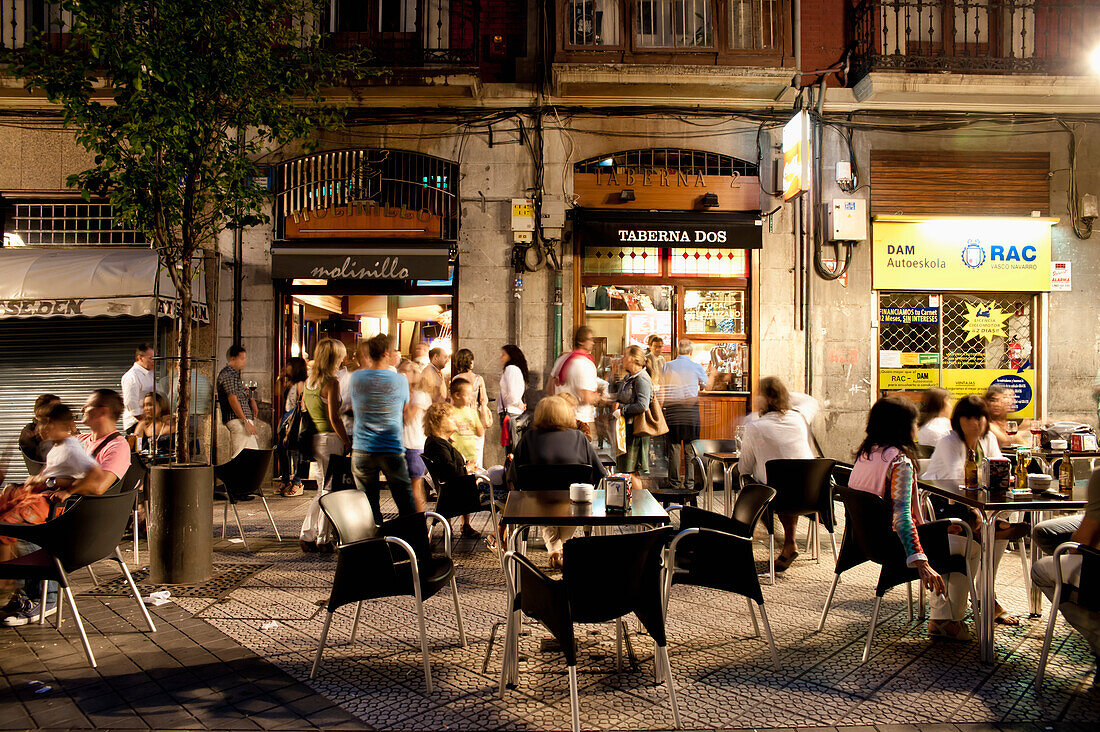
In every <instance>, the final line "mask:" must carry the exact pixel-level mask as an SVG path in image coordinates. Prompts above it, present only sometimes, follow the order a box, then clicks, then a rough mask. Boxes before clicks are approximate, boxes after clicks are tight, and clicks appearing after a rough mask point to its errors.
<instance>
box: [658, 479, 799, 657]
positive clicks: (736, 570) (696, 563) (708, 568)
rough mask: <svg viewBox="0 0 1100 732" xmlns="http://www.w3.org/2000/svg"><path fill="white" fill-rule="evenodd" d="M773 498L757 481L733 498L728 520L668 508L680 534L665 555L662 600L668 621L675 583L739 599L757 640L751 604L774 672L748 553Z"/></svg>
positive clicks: (769, 631) (698, 511)
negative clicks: (676, 519)
mask: <svg viewBox="0 0 1100 732" xmlns="http://www.w3.org/2000/svg"><path fill="white" fill-rule="evenodd" d="M773 498H775V490H774V489H773V488H771V487H769V486H766V485H763V484H762V483H750V484H748V485H746V486H745V487H744V488H743V489H742V490H741V492H740V493H739V494H738V496H737V502H736V503H735V504H734V506H733V516H732V517H730V518H727V517H726V516H723V515H722V514H718V513H713V512H711V511H704V510H702V509H699V508H693V507H691V506H686V507H679V506H670V507H669V511H670V512H671V511H673V510H676V509H679V511H680V531H679V533H677V534H676V536H675V538H673V540H672V543H671V544H669V547H668V549H667V551H666V553H665V567H664V593H663V601H664V608H665V616H666V617H667V616H668V600H669V596H670V595H671V593H672V585H674V584H685V585H695V586H697V587H710V588H712V589H715V590H723V591H725V592H732V593H735V594H738V595H742V596H744V597H745V599H746V603H747V604H748V606H749V617H751V618H752V627H753V630H754V631H755V634H756V637H757V638H759V637H760V626H759V624H757V622H756V613H755V612H754V611H753V607H752V604H753V602H755V603H756V605H757V607H758V608H759V609H760V618H761V619H762V620H763V621H764V633H765V635H766V636H767V638H768V647H769V648H770V649H771V654H772V663H773V664H775V667H776V668H777V669H778V668H779V654H778V653H776V650H775V640H774V639H773V638H772V629H771V624H770V623H768V615H767V613H766V612H765V611H764V595H763V593H762V592H761V591H760V578H759V577H758V576H757V574H756V559H755V558H754V557H753V553H752V535H753V531H754V530H755V528H756V523H757V521H759V520H760V516H761V515H763V513H764V510H765V509H766V508H767V507H768V504H769V503H770V502H771V500H772V499H773Z"/></svg>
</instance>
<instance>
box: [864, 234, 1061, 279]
mask: <svg viewBox="0 0 1100 732" xmlns="http://www.w3.org/2000/svg"><path fill="white" fill-rule="evenodd" d="M1056 223H1058V219H1041V218H956V217H931V218H913V217H899V216H877V217H875V221H874V226H873V229H874V231H873V235H872V247H873V248H872V253H871V279H872V286H873V287H874V289H876V290H931V291H934V292H945V291H956V292H967V291H977V292H1049V291H1050V227H1051V226H1052V225H1054V224H1056Z"/></svg>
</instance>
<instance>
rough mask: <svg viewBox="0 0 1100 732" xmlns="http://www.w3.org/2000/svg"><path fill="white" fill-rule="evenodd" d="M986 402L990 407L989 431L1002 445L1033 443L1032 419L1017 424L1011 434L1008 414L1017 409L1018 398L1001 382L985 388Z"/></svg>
mask: <svg viewBox="0 0 1100 732" xmlns="http://www.w3.org/2000/svg"><path fill="white" fill-rule="evenodd" d="M985 404H986V406H987V407H988V408H989V431H990V432H992V433H993V435H994V436H996V438H997V444H998V445H1000V446H1001V447H1012V446H1013V445H1030V444H1031V420H1028V419H1025V420H1023V421H1022V422H1018V423H1017V424H1016V430H1015V431H1014V432H1012V434H1009V432H1008V415H1009V413H1010V412H1012V411H1014V410H1015V409H1016V398H1015V396H1014V395H1013V394H1012V393H1011V392H1010V391H1009V390H1008V389H1006V388H1004V387H1003V386H1001V385H1000V384H990V385H989V388H988V389H986V390H985Z"/></svg>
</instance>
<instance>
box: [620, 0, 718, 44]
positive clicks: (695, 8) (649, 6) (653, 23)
mask: <svg viewBox="0 0 1100 732" xmlns="http://www.w3.org/2000/svg"><path fill="white" fill-rule="evenodd" d="M635 33H636V38H637V44H636V45H637V47H638V48H706V47H708V46H713V45H714V12H713V10H712V8H711V0H638V2H637V6H636V11H635Z"/></svg>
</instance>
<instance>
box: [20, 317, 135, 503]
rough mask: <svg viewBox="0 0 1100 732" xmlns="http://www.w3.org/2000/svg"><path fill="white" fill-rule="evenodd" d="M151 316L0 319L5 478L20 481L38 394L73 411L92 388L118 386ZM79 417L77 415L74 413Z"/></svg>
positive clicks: (132, 360) (112, 387) (131, 362)
mask: <svg viewBox="0 0 1100 732" xmlns="http://www.w3.org/2000/svg"><path fill="white" fill-rule="evenodd" d="M152 341H153V319H152V318H151V317H150V318H65V319H61V318H51V319H40V318H36V319H29V320H17V321H5V322H0V461H6V462H7V475H6V476H5V478H4V482H7V483H11V482H22V481H23V480H24V479H25V478H26V475H27V473H26V468H25V466H24V464H23V458H22V457H21V456H20V454H19V446H18V444H17V441H18V438H19V430H21V429H22V428H23V426H24V425H25V424H27V422H29V421H30V420H31V416H32V413H33V410H34V400H35V398H36V397H37V396H38V395H39V394H57V395H58V396H59V397H61V399H62V400H63V401H64V402H65V403H66V404H67V405H69V406H70V407H72V409H73V410H74V411H76V410H78V409H79V408H80V407H82V406H83V405H84V401H85V400H86V399H87V398H88V394H90V393H91V392H92V390H94V389H114V390H116V391H118V390H119V389H120V382H121V380H122V375H123V374H124V373H126V370H127V369H129V368H130V365H131V364H133V362H134V349H135V348H136V347H137V345H138V344H139V343H143V342H144V343H152ZM78 420H79V417H78ZM0 471H2V468H0Z"/></svg>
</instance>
